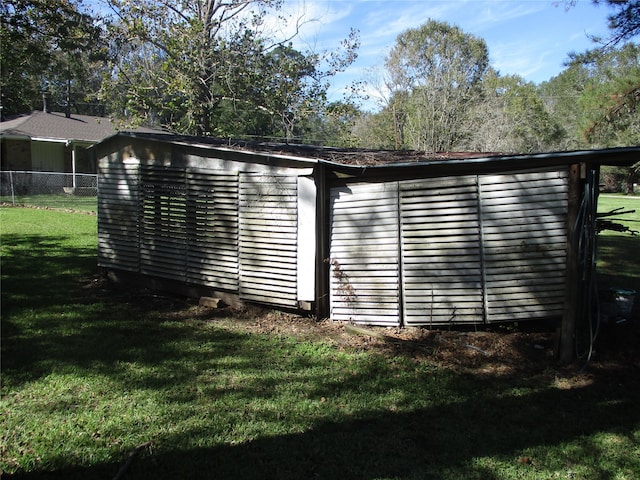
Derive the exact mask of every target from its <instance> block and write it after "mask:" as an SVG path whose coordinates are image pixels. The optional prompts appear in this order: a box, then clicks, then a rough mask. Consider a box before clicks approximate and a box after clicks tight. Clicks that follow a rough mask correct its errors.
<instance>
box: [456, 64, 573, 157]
mask: <svg viewBox="0 0 640 480" xmlns="http://www.w3.org/2000/svg"><path fill="white" fill-rule="evenodd" d="M482 88H483V93H482V100H481V101H479V102H478V103H477V105H476V107H475V109H474V111H473V117H472V119H471V120H470V122H468V123H467V127H468V129H469V131H470V132H471V139H470V141H469V142H468V146H469V149H470V150H477V151H485V152H486V151H490V152H518V153H530V152H540V151H546V150H549V149H551V148H552V147H553V146H555V145H556V144H557V143H558V141H559V139H560V138H561V137H562V134H563V131H562V129H561V127H560V126H559V125H558V123H556V121H555V119H554V118H553V117H552V116H551V115H550V114H549V112H548V111H547V109H546V108H545V106H544V103H543V101H542V98H541V97H540V96H539V94H538V91H537V88H536V86H535V85H534V84H533V83H530V82H526V81H524V79H522V78H521V77H518V76H515V75H509V76H500V75H499V74H498V73H497V72H495V71H493V70H490V71H489V73H488V74H487V75H486V76H485V77H484V79H483V83H482Z"/></svg>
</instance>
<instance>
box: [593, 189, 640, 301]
mask: <svg viewBox="0 0 640 480" xmlns="http://www.w3.org/2000/svg"><path fill="white" fill-rule="evenodd" d="M620 207H622V208H623V211H632V210H635V211H634V212H632V213H626V214H623V215H615V216H613V217H607V218H609V219H611V220H614V221H615V222H616V223H620V224H621V225H623V226H625V227H628V228H629V229H631V230H635V231H640V196H625V195H600V197H599V199H598V212H602V213H605V212H610V211H612V210H614V209H617V208H620ZM639 252H640V235H638V234H636V235H632V234H631V233H628V232H616V231H611V230H605V231H603V232H602V233H601V234H600V235H599V236H598V257H597V258H598V273H599V275H598V277H599V281H600V286H601V288H605V289H606V288H610V287H621V288H630V289H633V290H635V291H636V292H639V293H640V253H639ZM637 301H638V302H640V295H639V296H638V299H637Z"/></svg>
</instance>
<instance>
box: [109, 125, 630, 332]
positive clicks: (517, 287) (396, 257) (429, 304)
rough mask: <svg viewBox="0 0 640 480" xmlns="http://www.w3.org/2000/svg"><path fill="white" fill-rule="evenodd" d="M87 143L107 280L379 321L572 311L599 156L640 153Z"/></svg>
mask: <svg viewBox="0 0 640 480" xmlns="http://www.w3.org/2000/svg"><path fill="white" fill-rule="evenodd" d="M96 150H97V157H98V180H99V198H98V237H99V253H98V261H99V265H100V266H101V267H103V268H104V269H106V270H108V271H109V272H111V273H112V274H113V275H115V276H124V277H129V278H136V279H138V280H145V281H147V282H148V283H149V284H150V285H153V286H154V287H158V288H170V289H172V290H174V291H177V292H183V293H189V294H195V295H206V296H218V297H220V298H223V299H225V300H226V301H228V302H257V303H260V304H265V305H273V306H275V307H278V308H284V309H303V310H312V311H314V312H315V313H316V314H317V315H319V316H321V317H325V316H328V317H331V318H334V319H337V320H344V321H351V322H355V323H361V324H374V325H385V326H424V325H429V326H430V325H433V326H437V325H470V324H495V323H500V322H508V321H514V320H517V321H524V320H533V319H547V318H562V319H563V322H567V321H569V320H570V319H571V318H570V317H575V315H577V313H576V312H578V311H579V310H578V309H577V302H578V301H579V297H580V295H579V292H576V288H577V287H576V285H577V284H579V282H580V281H579V278H580V275H579V274H578V273H577V272H578V269H579V268H582V267H581V265H584V263H585V262H584V260H585V258H590V257H588V256H587V257H585V256H586V255H589V253H590V252H588V251H582V250H581V249H580V247H582V246H584V245H583V244H582V242H581V244H580V245H578V244H577V243H576V241H575V238H576V235H575V234H574V231H575V230H576V229H578V228H582V227H581V226H582V225H585V228H586V225H587V224H588V222H585V221H584V218H582V216H584V215H585V214H588V215H593V214H594V209H595V205H591V206H590V208H591V209H592V210H593V211H586V212H584V211H582V213H581V210H580V209H579V206H580V200H581V199H582V198H583V195H585V192H594V191H597V188H596V187H597V178H598V175H597V173H598V169H599V166H600V165H602V164H608V165H630V164H632V163H634V162H636V161H637V160H638V158H639V157H640V147H633V148H617V149H607V150H590V151H574V152H555V153H545V154H533V155H511V156H504V155H502V156H500V155H493V156H487V155H472V154H456V155H448V156H446V155H431V156H424V155H420V154H419V153H416V152H384V151H382V152H381V151H365V150H341V149H335V148H323V147H310V146H290V145H273V144H250V143H245V144H234V145H229V144H227V143H225V142H223V141H220V140H216V139H211V138H196V137H181V136H171V135H165V136H158V135H153V134H135V133H119V134H117V135H115V136H113V137H110V138H109V139H106V140H104V141H103V142H101V143H100V144H98V145H97V146H96ZM591 248H593V247H591ZM583 276H584V275H583ZM574 307H575V308H574Z"/></svg>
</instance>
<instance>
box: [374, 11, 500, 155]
mask: <svg viewBox="0 0 640 480" xmlns="http://www.w3.org/2000/svg"><path fill="white" fill-rule="evenodd" d="M488 66H489V53H488V50H487V46H486V43H485V42H484V40H482V39H480V38H477V37H474V36H472V35H469V34H467V33H464V32H463V31H462V30H461V29H459V28H458V27H454V26H451V25H449V24H447V23H444V22H437V21H435V20H429V21H428V22H427V23H425V24H424V25H422V26H421V27H419V28H416V29H409V30H406V31H405V32H403V33H401V34H400V35H398V38H397V40H396V44H395V46H394V47H393V49H392V50H391V52H390V53H389V55H388V56H387V58H386V60H385V67H386V69H387V72H388V78H389V81H388V84H387V89H388V90H389V92H390V100H389V103H388V105H387V106H386V108H387V109H388V110H391V111H392V115H393V117H394V122H393V123H394V128H396V129H397V133H396V134H395V135H394V136H395V137H397V138H400V139H402V142H403V145H402V146H403V147H408V148H412V149H417V150H425V151H429V152H438V151H448V150H452V149H453V148H455V147H456V145H458V144H459V142H460V140H461V139H462V138H464V137H465V136H466V135H467V132H466V131H465V130H464V128H463V127H462V125H464V121H465V119H466V112H467V111H468V110H469V108H470V107H471V106H472V105H473V102H474V101H475V100H476V99H477V94H478V91H479V88H480V84H481V80H482V77H483V75H484V73H485V72H486V70H487V68H488Z"/></svg>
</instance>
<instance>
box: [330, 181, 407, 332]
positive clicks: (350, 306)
mask: <svg viewBox="0 0 640 480" xmlns="http://www.w3.org/2000/svg"><path fill="white" fill-rule="evenodd" d="M330 224H331V232H330V258H329V262H330V263H331V272H330V312H331V317H332V318H333V319H335V320H349V321H354V322H358V323H368V324H375V325H399V323H400V288H399V251H398V250H399V247H398V184H397V183H396V182H390V183H384V184H375V185H366V184H365V185H352V186H349V187H344V188H333V189H332V190H331V221H330Z"/></svg>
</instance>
